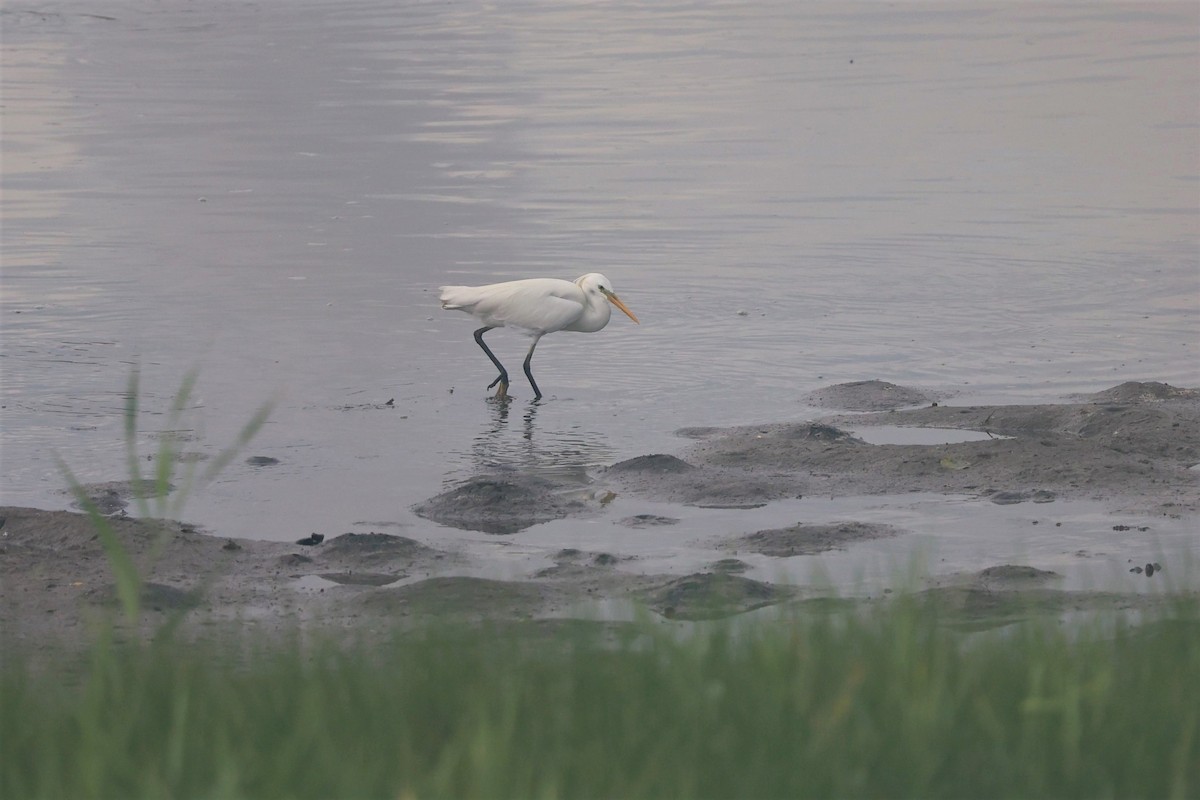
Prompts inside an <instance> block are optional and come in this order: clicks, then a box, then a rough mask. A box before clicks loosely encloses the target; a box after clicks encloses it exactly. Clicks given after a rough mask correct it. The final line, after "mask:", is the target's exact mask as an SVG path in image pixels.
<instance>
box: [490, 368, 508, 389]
mask: <svg viewBox="0 0 1200 800" xmlns="http://www.w3.org/2000/svg"><path fill="white" fill-rule="evenodd" d="M497 383H503V384H505V385H507V384H508V373H507V372H501V373H500V374H499V375H497V376H496V380H494V381H492V382H491V383H489V384H488V388H489V389H490V388H492V387H493V386H495V385H496V384H497Z"/></svg>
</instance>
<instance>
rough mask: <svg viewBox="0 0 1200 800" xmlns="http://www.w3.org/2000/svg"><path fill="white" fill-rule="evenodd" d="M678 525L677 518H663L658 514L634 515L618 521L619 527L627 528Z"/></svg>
mask: <svg viewBox="0 0 1200 800" xmlns="http://www.w3.org/2000/svg"><path fill="white" fill-rule="evenodd" d="M678 523H679V520H678V519H677V518H676V517H663V516H659V515H658V514H634V515H633V516H632V517H625V518H624V519H619V520H617V524H618V525H624V526H625V527H626V528H659V527H662V526H663V525H676V524H678Z"/></svg>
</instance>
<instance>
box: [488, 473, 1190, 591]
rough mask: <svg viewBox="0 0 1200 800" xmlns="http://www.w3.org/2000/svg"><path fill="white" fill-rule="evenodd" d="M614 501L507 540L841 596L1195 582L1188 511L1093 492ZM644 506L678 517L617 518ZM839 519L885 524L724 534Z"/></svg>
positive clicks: (529, 549)
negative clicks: (777, 540) (768, 547)
mask: <svg viewBox="0 0 1200 800" xmlns="http://www.w3.org/2000/svg"><path fill="white" fill-rule="evenodd" d="M612 505H613V509H612V511H611V513H610V514H609V515H607V516H605V517H603V518H599V519H590V520H557V521H554V522H549V523H545V524H542V525H536V526H533V527H531V528H529V529H527V530H525V531H523V532H521V533H519V534H516V535H515V536H514V537H512V540H511V541H512V544H514V545H519V546H520V547H521V549H522V550H523V551H524V557H525V558H534V559H537V563H539V564H540V563H544V561H545V559H546V558H547V557H549V555H550V554H552V553H554V552H557V551H558V550H560V549H562V548H564V547H570V548H576V549H579V550H582V551H588V552H605V553H610V554H612V555H613V556H614V557H616V558H617V559H618V560H617V561H616V563H615V565H614V569H617V570H621V571H624V572H632V573H637V574H641V575H656V574H663V575H688V574H692V573H700V572H705V571H716V570H717V569H718V565H720V564H722V563H727V562H728V561H729V560H730V559H736V560H737V561H740V562H742V563H743V564H744V565H745V568H744V569H742V570H741V571H739V573H738V574H739V575H741V576H743V577H746V578H750V579H754V580H759V581H768V582H780V583H786V584H793V585H802V586H809V587H823V588H824V589H827V590H829V591H831V592H835V593H837V594H843V595H875V594H878V593H879V592H881V591H882V590H883V589H885V588H901V585H902V584H903V583H904V581H905V580H906V579H908V578H913V579H914V580H915V579H916V577H918V576H922V577H929V576H939V575H941V576H944V575H951V574H959V573H971V572H979V571H982V570H985V569H988V568H992V567H995V566H997V565H1003V564H1019V565H1027V566H1030V567H1033V568H1036V569H1040V570H1047V571H1053V572H1056V573H1058V574H1059V575H1061V576H1062V581H1061V583H1059V584H1058V585H1057V586H1056V588H1059V589H1063V590H1067V591H1075V590H1095V591H1100V590H1104V591H1122V592H1136V593H1144V592H1152V593H1153V592H1163V591H1165V590H1167V589H1168V588H1171V589H1185V588H1200V570H1198V569H1197V566H1198V565H1196V564H1193V563H1192V562H1193V560H1194V558H1195V556H1194V550H1195V541H1194V539H1195V535H1194V532H1193V531H1192V530H1191V522H1190V521H1189V520H1187V519H1170V518H1161V517H1152V516H1150V515H1146V516H1138V515H1114V514H1113V513H1111V512H1110V511H1108V510H1107V509H1106V508H1105V506H1104V504H1103V503H1101V502H1099V501H1089V500H1058V501H1055V502H1053V503H1033V502H1032V501H1031V502H1027V503H1019V504H1009V505H1000V504H996V503H993V502H991V501H990V500H989V499H987V498H986V497H973V496H971V497H968V496H944V495H939V494H933V493H911V494H904V495H890V496H872V497H844V498H819V497H812V498H803V499H799V500H780V501H776V502H773V503H769V504H767V505H765V506H764V507H762V508H757V509H705V508H698V507H693V506H678V505H675V504H669V503H654V502H647V501H642V500H639V499H634V498H623V497H619V498H617V499H616V500H615V501H614V502H613V504H612ZM644 514H654V515H658V516H669V517H672V518H676V519H678V520H679V521H678V522H677V523H676V524H674V525H671V526H667V527H661V528H654V529H636V528H635V529H630V528H628V527H627V526H625V525H622V524H621V521H622V520H623V519H626V518H628V517H631V516H638V515H644ZM846 523H856V524H858V525H859V526H862V527H864V528H868V529H872V528H874V527H875V526H886V527H887V528H888V530H889V535H888V536H883V537H878V536H866V537H864V538H862V539H861V540H857V541H845V542H836V543H834V544H833V545H832V546H830V548H829V549H827V550H825V551H823V552H818V553H814V554H802V555H795V556H790V557H780V556H771V555H765V554H763V553H758V552H754V551H753V549H752V548H751V547H746V548H738V547H737V546H736V545H734V544H731V541H732V540H736V539H738V538H739V537H749V536H753V535H754V534H756V533H758V532H762V531H772V530H778V529H786V528H789V527H791V526H796V525H797V524H803V525H806V526H824V525H838V524H842V525H845V524H846ZM1126 527H1127V528H1128V529H1125V528H1126ZM1114 528H1116V530H1114ZM1140 528H1145V529H1146V530H1139V529H1140ZM514 555H515V554H514ZM1146 563H1160V564H1161V565H1162V567H1163V569H1162V570H1161V571H1156V572H1155V573H1154V574H1153V575H1152V576H1151V577H1149V578H1148V577H1146V575H1145V574H1144V572H1143V573H1142V574H1138V573H1134V572H1130V569H1132V568H1133V567H1135V566H1138V565H1142V566H1143V569H1144V565H1145V564H1146Z"/></svg>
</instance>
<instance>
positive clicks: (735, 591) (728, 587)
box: [646, 572, 792, 620]
mask: <svg viewBox="0 0 1200 800" xmlns="http://www.w3.org/2000/svg"><path fill="white" fill-rule="evenodd" d="M791 596H792V592H791V590H789V589H788V588H786V587H781V586H773V585H771V584H769V583H762V582H760V581H755V580H750V579H749V578H743V577H740V576H738V575H730V574H728V573H715V572H699V573H696V574H694V575H688V576H686V577H683V578H677V579H675V580H673V581H671V582H670V583H668V584H666V585H665V586H661V587H659V588H657V589H655V590H652V591H650V592H649V593H648V595H647V598H646V599H647V603H648V604H649V606H650V608H652V609H654V610H655V611H657V612H658V613H659V614H662V615H663V616H664V617H667V618H669V619H685V620H700V619H719V618H721V617H729V616H733V615H734V614H741V613H744V612H746V611H752V610H754V609H756V608H762V607H763V606H769V605H773V604H775V603H779V602H781V601H783V600H786V599H788V598H790V597H791Z"/></svg>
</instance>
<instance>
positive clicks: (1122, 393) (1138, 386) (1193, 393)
mask: <svg viewBox="0 0 1200 800" xmlns="http://www.w3.org/2000/svg"><path fill="white" fill-rule="evenodd" d="M1198 397H1200V390H1196V389H1180V388H1177V387H1175V386H1172V385H1171V384H1169V383H1159V382H1158V381H1145V382H1143V381H1126V382H1125V383H1122V384H1121V385H1119V386H1114V387H1112V388H1111V389H1105V390H1104V391H1102V392H1096V393H1095V394H1089V395H1084V398H1085V399H1088V400H1091V401H1092V402H1094V403H1152V402H1155V401H1158V400H1195V399H1196V398H1198Z"/></svg>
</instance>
